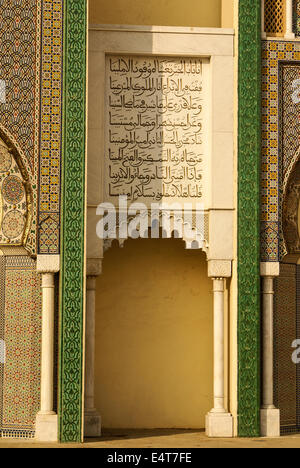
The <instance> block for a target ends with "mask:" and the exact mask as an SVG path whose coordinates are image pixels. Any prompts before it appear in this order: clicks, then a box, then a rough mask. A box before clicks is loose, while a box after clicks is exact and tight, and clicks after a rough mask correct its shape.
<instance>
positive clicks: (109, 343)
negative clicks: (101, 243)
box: [95, 239, 213, 428]
mask: <svg viewBox="0 0 300 468" xmlns="http://www.w3.org/2000/svg"><path fill="white" fill-rule="evenodd" d="M212 307H213V305H212V281H211V280H210V279H208V278H207V264H206V260H205V255H204V254H203V253H202V252H199V251H187V250H185V249H184V243H183V242H182V241H180V240H175V239H169V240H136V241H133V240H129V241H128V242H127V243H125V247H124V248H123V249H120V248H118V247H113V248H111V249H110V250H109V251H108V252H107V253H106V254H105V257H104V262H103V274H102V276H100V277H99V278H98V282H97V297H96V364H95V397H96V406H97V409H98V410H99V412H100V414H101V416H102V418H103V426H104V427H106V428H203V427H204V417H205V414H206V413H207V412H208V411H209V410H210V409H211V408H212V406H213V401H212V392H213V389H212V385H213V349H212V346H213V339H212V334H213V328H212V327H213V309H212Z"/></svg>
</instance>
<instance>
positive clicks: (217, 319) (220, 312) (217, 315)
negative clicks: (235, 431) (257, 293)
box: [212, 278, 226, 413]
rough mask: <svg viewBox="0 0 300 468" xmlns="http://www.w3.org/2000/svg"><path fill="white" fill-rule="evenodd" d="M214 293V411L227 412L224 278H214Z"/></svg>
mask: <svg viewBox="0 0 300 468" xmlns="http://www.w3.org/2000/svg"><path fill="white" fill-rule="evenodd" d="M213 293H214V408H213V409H212V413H226V410H225V408H224V278H214V279H213Z"/></svg>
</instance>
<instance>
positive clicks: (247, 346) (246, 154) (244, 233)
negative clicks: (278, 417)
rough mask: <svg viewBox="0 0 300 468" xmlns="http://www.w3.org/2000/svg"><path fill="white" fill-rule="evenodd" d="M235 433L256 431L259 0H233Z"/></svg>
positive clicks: (258, 224) (258, 366)
mask: <svg viewBox="0 0 300 468" xmlns="http://www.w3.org/2000/svg"><path fill="white" fill-rule="evenodd" d="M238 3H239V67H238V73H239V76H238V98H239V104H238V112H239V124H238V126H239V128H238V132H239V135H238V359H239V363H238V366H239V369H238V370H239V373H238V433H239V436H240V437H255V436H259V435H260V417H259V410H260V274H259V266H260V256H259V251H260V249H259V244H260V223H259V220H260V216H259V213H260V209H259V204H260V178H259V173H260V147H261V143H260V142H261V125H260V122H261V111H260V109H261V100H260V95H261V91H260V90H261V78H260V73H261V2H260V0H239V2H238Z"/></svg>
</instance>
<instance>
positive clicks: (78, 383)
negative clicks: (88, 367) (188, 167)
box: [59, 0, 87, 442]
mask: <svg viewBox="0 0 300 468" xmlns="http://www.w3.org/2000/svg"><path fill="white" fill-rule="evenodd" d="M86 50H87V2H86V0H67V1H65V5H64V91H63V93H64V97H63V98H64V112H63V192H62V234H61V252H62V255H61V278H60V280H61V281H60V293H61V294H60V365H59V440H60V441H61V442H80V441H82V439H83V424H82V419H83V418H82V394H83V366H84V364H83V347H84V340H83V329H84V310H85V308H84V297H85V274H84V273H85V198H86V197H85V172H86V169H85V168H86V158H85V154H86Z"/></svg>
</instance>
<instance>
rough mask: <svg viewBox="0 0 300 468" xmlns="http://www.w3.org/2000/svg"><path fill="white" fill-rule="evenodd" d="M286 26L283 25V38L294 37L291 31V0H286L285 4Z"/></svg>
mask: <svg viewBox="0 0 300 468" xmlns="http://www.w3.org/2000/svg"><path fill="white" fill-rule="evenodd" d="M285 16H286V26H285V35H284V37H285V39H291V40H292V39H295V34H294V32H293V0H286V6H285Z"/></svg>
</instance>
